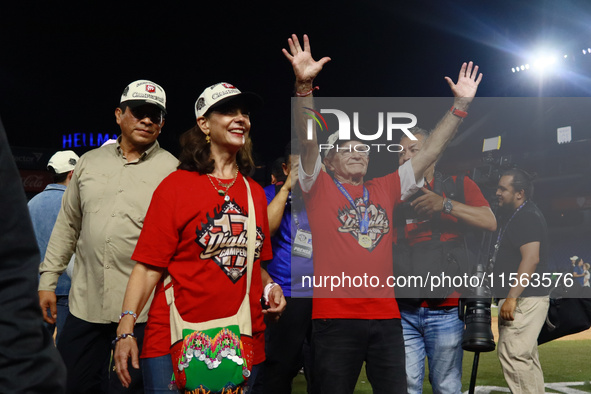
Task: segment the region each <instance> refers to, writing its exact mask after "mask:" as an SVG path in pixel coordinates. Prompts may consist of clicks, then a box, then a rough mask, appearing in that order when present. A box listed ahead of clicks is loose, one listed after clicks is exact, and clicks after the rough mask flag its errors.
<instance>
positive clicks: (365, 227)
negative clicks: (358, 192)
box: [333, 178, 369, 234]
mask: <svg viewBox="0 0 591 394" xmlns="http://www.w3.org/2000/svg"><path fill="white" fill-rule="evenodd" d="M333 181H334V183H335V185H337V187H338V188H339V191H340V192H341V193H342V194H343V195H344V196H345V197H346V198H347V200H348V201H349V203H350V204H351V207H353V209H354V210H355V212H357V215H358V216H359V218H360V219H359V232H360V233H361V234H367V233H368V231H369V213H368V209H367V207H368V205H369V192H368V191H367V188H366V187H365V185H363V204H365V212H364V213H363V215H361V213H360V212H359V209H358V207H356V206H355V201H353V198H352V197H351V195H350V194H349V192H348V191H347V190H346V189H345V188H344V187H343V185H341V183H340V182H339V181H337V180H336V179H334V178H333Z"/></svg>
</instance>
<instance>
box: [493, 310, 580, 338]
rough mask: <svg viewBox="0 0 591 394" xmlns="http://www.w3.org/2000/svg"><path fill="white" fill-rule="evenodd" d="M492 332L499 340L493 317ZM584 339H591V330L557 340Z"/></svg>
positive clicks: (496, 321)
mask: <svg viewBox="0 0 591 394" xmlns="http://www.w3.org/2000/svg"><path fill="white" fill-rule="evenodd" d="M492 331H493V334H494V336H495V341H498V340H499V330H498V318H497V317H496V316H493V318H492ZM583 339H591V329H589V330H585V331H581V332H579V333H577V334H573V335H567V336H566V337H562V338H560V339H557V341H580V340H583Z"/></svg>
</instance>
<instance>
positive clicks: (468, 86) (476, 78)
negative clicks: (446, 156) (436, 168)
mask: <svg viewBox="0 0 591 394" xmlns="http://www.w3.org/2000/svg"><path fill="white" fill-rule="evenodd" d="M445 80H446V81H447V83H448V85H449V87H450V88H451V91H452V93H453V95H454V97H455V99H454V104H453V107H452V108H451V109H450V110H449V111H447V112H446V113H445V115H443V118H442V119H441V120H440V121H439V123H438V124H437V126H436V127H435V129H434V130H433V133H432V134H431V136H430V137H429V138H428V139H427V141H426V142H425V144H424V145H423V148H422V149H421V151H420V152H419V153H417V155H416V156H415V157H413V158H412V160H411V163H412V168H413V171H414V173H415V179H416V180H417V182H418V181H419V180H420V179H422V178H423V174H424V172H425V170H426V169H427V168H428V167H429V166H430V165H431V164H433V163H434V162H436V161H437V159H439V157H440V156H441V154H442V153H443V151H444V150H445V147H446V146H447V144H448V143H449V142H450V141H451V139H452V138H453V137H454V135H455V134H456V131H457V130H458V126H459V125H460V123H461V122H462V119H463V118H464V117H466V115H467V112H466V111H467V110H468V107H469V106H470V103H471V102H472V99H474V96H475V95H476V90H477V89H478V85H479V84H480V81H481V80H482V73H480V74H478V66H474V64H473V63H472V62H470V63H467V64H466V63H464V64H462V68H461V69H460V75H459V76H458V82H457V83H454V82H453V81H452V79H451V78H449V77H445Z"/></svg>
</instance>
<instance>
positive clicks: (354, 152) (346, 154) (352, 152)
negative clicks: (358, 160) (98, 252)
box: [337, 150, 369, 159]
mask: <svg viewBox="0 0 591 394" xmlns="http://www.w3.org/2000/svg"><path fill="white" fill-rule="evenodd" d="M337 153H338V154H339V155H341V156H342V157H344V158H345V159H347V158H349V157H351V156H353V155H354V154H357V155H359V156H361V157H369V152H366V151H364V152H358V151H356V150H351V151H344V152H343V151H340V152H337Z"/></svg>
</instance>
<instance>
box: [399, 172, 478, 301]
mask: <svg viewBox="0 0 591 394" xmlns="http://www.w3.org/2000/svg"><path fill="white" fill-rule="evenodd" d="M453 180H454V182H457V177H456V176H455V175H454V176H453ZM429 186H430V189H431V190H432V189H433V180H432V181H431V183H430V184H429ZM442 194H443V197H446V195H445V192H443V193H442ZM464 198H465V201H464V204H466V205H469V206H472V207H488V206H489V204H488V201H487V200H486V198H484V196H483V195H482V192H481V191H480V188H479V187H478V185H476V183H474V181H473V180H472V179H470V178H468V177H464ZM440 229H441V238H440V239H441V241H443V242H447V241H451V240H454V239H457V238H459V237H461V236H462V234H461V230H462V229H461V226H460V223H458V219H457V218H456V217H454V216H452V215H449V214H446V213H441V224H440ZM397 231H398V230H397V228H396V227H394V231H393V240H396V239H397ZM404 232H405V237H406V239H407V240H408V243H409V245H411V246H412V245H415V244H418V243H420V242H424V241H428V240H430V239H431V237H432V235H433V232H432V231H431V222H430V221H429V220H423V221H420V222H416V221H412V222H411V221H409V222H407V223H406V226H405V228H404ZM459 296H460V294H459V293H458V292H454V293H452V294H451V296H450V297H449V298H447V299H446V300H444V301H443V302H442V303H440V304H438V306H457V305H458V297H459ZM421 306H423V307H428V306H429V304H428V303H427V302H426V301H424V302H423V303H422V304H421Z"/></svg>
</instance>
